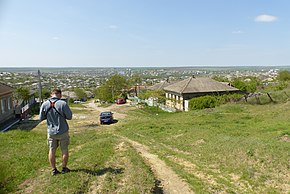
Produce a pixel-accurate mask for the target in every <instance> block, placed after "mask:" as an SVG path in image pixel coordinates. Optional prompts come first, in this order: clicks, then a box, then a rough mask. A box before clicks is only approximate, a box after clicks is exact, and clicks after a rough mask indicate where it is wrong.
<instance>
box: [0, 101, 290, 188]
mask: <svg viewBox="0 0 290 194" xmlns="http://www.w3.org/2000/svg"><path fill="white" fill-rule="evenodd" d="M72 110H73V112H74V117H73V120H72V121H69V124H70V128H71V129H70V136H71V144H70V159H69V165H68V166H69V168H71V169H72V172H71V173H68V174H64V175H58V176H55V177H52V176H51V175H50V173H51V169H50V167H49V164H48V161H47V153H48V150H47V144H46V123H45V122H42V123H40V124H38V122H37V117H34V120H30V121H24V122H22V123H21V124H20V125H18V126H15V130H12V131H9V132H7V133H1V134H0V146H1V148H2V149H1V152H0V153H1V155H2V157H1V159H0V171H1V174H0V193H174V192H175V193H184V189H186V190H187V193H289V192H290V184H289V183H290V170H289V169H290V166H289V165H290V152H289V150H290V119H289V115H290V103H289V102H285V103H276V104H273V103H272V104H265V105H251V104H244V103H241V104H227V105H222V106H220V107H217V108H215V109H206V110H201V111H191V112H180V113H165V112H161V111H159V110H157V109H155V108H144V109H136V108H134V107H130V106H129V105H121V106H116V105H113V106H110V107H98V106H96V105H95V104H93V103H92V102H90V103H87V104H83V105H73V106H72ZM103 110H112V111H113V112H114V113H115V114H114V116H115V118H116V123H114V124H112V125H102V126H100V125H99V123H98V119H97V118H98V114H99V112H100V111H103ZM16 129H17V130H16ZM59 156H60V152H58V157H57V163H58V164H59V165H60V164H61V161H60V159H59V158H60V157H59ZM59 167H60V166H59ZM182 189H183V190H182Z"/></svg>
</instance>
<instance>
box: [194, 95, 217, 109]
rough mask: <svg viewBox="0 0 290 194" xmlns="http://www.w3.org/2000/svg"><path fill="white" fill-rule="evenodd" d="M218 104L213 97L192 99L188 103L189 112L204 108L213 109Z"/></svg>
mask: <svg viewBox="0 0 290 194" xmlns="http://www.w3.org/2000/svg"><path fill="white" fill-rule="evenodd" d="M219 104H220V101H219V99H218V98H217V97H215V96H202V97H197V98H192V99H191V100H190V101H189V109H190V110H198V109H204V108H214V107H216V106H218V105H219Z"/></svg>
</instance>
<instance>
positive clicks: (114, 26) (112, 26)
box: [109, 25, 118, 30]
mask: <svg viewBox="0 0 290 194" xmlns="http://www.w3.org/2000/svg"><path fill="white" fill-rule="evenodd" d="M109 28H110V29H113V30H115V29H117V28H118V26H116V25H109Z"/></svg>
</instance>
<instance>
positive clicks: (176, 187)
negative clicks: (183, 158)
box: [86, 102, 194, 194]
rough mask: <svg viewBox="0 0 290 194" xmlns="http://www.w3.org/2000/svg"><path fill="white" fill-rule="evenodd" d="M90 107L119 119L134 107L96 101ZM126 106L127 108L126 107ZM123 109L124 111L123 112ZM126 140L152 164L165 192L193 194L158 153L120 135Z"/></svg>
mask: <svg viewBox="0 0 290 194" xmlns="http://www.w3.org/2000/svg"><path fill="white" fill-rule="evenodd" d="M86 106H87V107H88V108H93V109H95V110H97V111H99V112H102V111H112V112H113V113H114V117H115V118H118V119H124V118H126V116H127V114H126V110H130V109H132V107H130V106H128V105H121V106H123V108H122V109H121V106H120V105H115V104H114V105H112V106H110V107H106V108H102V107H98V106H97V105H96V104H95V103H94V102H90V103H89V104H87V105H86ZM124 106H126V108H124ZM121 111H122V113H121ZM120 137H121V138H122V139H123V140H124V141H127V142H129V143H130V144H131V145H132V146H133V147H134V149H135V150H136V151H137V152H138V153H139V154H140V155H141V156H142V158H143V159H144V160H145V161H146V163H147V164H149V165H150V167H151V169H152V171H153V172H154V175H155V176H156V179H157V180H159V181H161V183H160V185H161V186H162V189H163V191H164V193H169V194H171V193H174V194H175V193H178V194H179V193H182V194H192V193H194V192H193V191H191V189H190V187H189V185H188V184H187V183H186V182H185V181H183V180H182V179H181V178H180V177H179V176H178V175H177V174H176V173H175V172H174V171H173V170H172V169H171V168H170V167H168V166H167V165H166V164H165V162H164V161H162V160H161V159H159V158H158V156H157V155H154V154H151V153H150V151H149V148H148V147H147V146H145V145H143V144H140V143H138V142H136V141H133V140H131V139H128V138H127V137H123V136H120Z"/></svg>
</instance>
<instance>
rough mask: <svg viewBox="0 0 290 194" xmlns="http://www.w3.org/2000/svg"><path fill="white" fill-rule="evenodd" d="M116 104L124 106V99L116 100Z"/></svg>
mask: <svg viewBox="0 0 290 194" xmlns="http://www.w3.org/2000/svg"><path fill="white" fill-rule="evenodd" d="M116 103H117V104H125V103H126V99H124V98H118V99H117V100H116Z"/></svg>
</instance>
